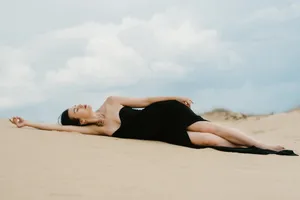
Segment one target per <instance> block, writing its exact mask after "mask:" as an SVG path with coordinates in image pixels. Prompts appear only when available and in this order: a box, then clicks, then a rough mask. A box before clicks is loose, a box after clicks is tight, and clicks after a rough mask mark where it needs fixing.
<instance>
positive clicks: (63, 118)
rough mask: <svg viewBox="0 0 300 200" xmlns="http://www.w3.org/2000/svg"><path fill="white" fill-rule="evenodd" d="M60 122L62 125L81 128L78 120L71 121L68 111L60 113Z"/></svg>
mask: <svg viewBox="0 0 300 200" xmlns="http://www.w3.org/2000/svg"><path fill="white" fill-rule="evenodd" d="M60 122H61V124H62V125H73V126H81V124H80V121H79V119H71V118H70V117H69V113H68V109H66V110H65V111H64V112H62V114H61V116H60Z"/></svg>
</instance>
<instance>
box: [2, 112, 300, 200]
mask: <svg viewBox="0 0 300 200" xmlns="http://www.w3.org/2000/svg"><path fill="white" fill-rule="evenodd" d="M211 114H214V115H207V118H209V119H213V118H214V119H217V120H218V121H219V122H220V123H223V124H228V125H230V126H234V127H237V128H240V129H242V130H244V131H247V132H248V133H250V134H251V135H254V136H255V137H256V138H258V139H261V140H263V141H266V142H270V143H279V144H282V145H284V146H286V147H287V148H289V149H293V150H295V152H296V153H299V151H300V148H299V147H300V132H299V130H300V123H299V122H300V111H299V110H297V109H296V110H293V111H290V112H286V113H280V114H274V115H268V116H261V117H257V116H247V117H242V118H241V119H238V120H237V119H232V118H230V117H229V118H227V119H224V118H223V117H222V116H221V115H216V114H215V113H211ZM0 127H1V133H0V156H1V167H0V169H1V170H0V198H1V199H5V200H6V199H7V200H12V199H22V200H27V199H28V200H29V199H30V200H34V199H38V200H41V199H43V200H47V199H55V200H56V199H63V200H68V199H72V200H73V199H88V200H90V199H97V200H99V199H105V200H109V199H130V200H131V199H145V200H148V199H149V200H150V199H151V200H153V199H175V200H177V199H178V200H179V199H180V200H182V199H207V200H214V199H218V200H220V199H231V200H235V199H239V200H240V199H242V200H248V199H249V200H254V199H256V200H258V199H259V200H260V199H262V200H267V199H272V200H277V199H278V200H279V199H280V200H282V199H288V200H298V199H300V193H299V191H298V188H299V185H300V173H299V169H300V159H299V157H294V156H291V157H289V156H278V155H251V154H239V153H226V152H220V151H216V150H213V149H189V148H184V147H179V146H175V145H169V144H165V143H161V142H152V141H151V142H150V141H136V140H124V139H117V138H109V137H104V136H86V135H80V134H76V133H59V132H48V131H40V130H34V129H30V128H23V129H18V128H15V127H14V126H12V125H11V124H10V123H9V122H8V120H5V119H3V120H0Z"/></svg>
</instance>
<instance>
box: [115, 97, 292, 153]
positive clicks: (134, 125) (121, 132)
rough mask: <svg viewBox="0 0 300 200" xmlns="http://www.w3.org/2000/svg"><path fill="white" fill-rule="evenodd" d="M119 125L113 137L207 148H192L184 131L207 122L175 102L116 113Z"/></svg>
mask: <svg viewBox="0 0 300 200" xmlns="http://www.w3.org/2000/svg"><path fill="white" fill-rule="evenodd" d="M119 116H120V120H121V125H120V127H119V129H117V130H116V131H115V132H114V133H113V135H112V136H113V137H118V138H128V139H141V140H156V141H162V142H167V143H170V144H174V145H180V146H185V147H190V148H205V147H208V146H199V145H194V144H193V143H192V142H191V140H190V138H189V135H188V133H187V127H188V126H190V125H191V124H193V123H195V122H197V121H208V120H206V119H204V118H202V117H201V116H199V115H197V114H195V113H194V112H193V111H192V110H191V109H190V108H189V107H187V106H186V105H184V104H183V103H180V102H179V101H176V100H167V101H159V102H156V103H153V104H150V105H149V106H147V107H145V108H144V109H142V110H137V109H134V108H131V107H128V106H125V107H123V108H122V109H121V110H120V113H119ZM211 148H214V149H218V150H222V151H230V152H240V153H255V154H271V153H276V154H280V155H296V154H294V152H293V151H290V150H284V151H281V152H275V151H271V150H264V149H258V148H255V147H250V148H229V147H211Z"/></svg>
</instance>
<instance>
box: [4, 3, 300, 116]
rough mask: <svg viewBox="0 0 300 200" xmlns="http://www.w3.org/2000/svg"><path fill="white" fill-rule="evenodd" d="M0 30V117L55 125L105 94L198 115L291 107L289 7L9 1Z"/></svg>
mask: <svg viewBox="0 0 300 200" xmlns="http://www.w3.org/2000/svg"><path fill="white" fill-rule="evenodd" d="M0 24H1V26H0V91H1V92H0V118H8V117H11V116H15V115H17V116H22V117H24V118H25V119H28V120H35V121H43V122H57V118H58V116H59V115H60V113H61V112H62V111H63V110H64V109H66V108H68V107H70V106H73V105H74V104H78V103H82V104H90V105H92V106H93V107H94V108H95V109H97V108H99V107H100V106H101V104H102V103H103V101H104V100H105V98H107V97H108V96H111V95H118V96H128V97H150V96H183V97H188V98H191V99H192V100H193V101H194V104H193V105H192V109H193V110H194V111H195V112H198V113H199V112H200V113H201V112H205V111H209V110H211V109H213V108H220V107H222V108H226V109H230V110H233V111H237V112H246V113H270V112H275V113H276V112H283V111H286V110H288V109H290V108H292V107H295V106H299V105H300V78H299V74H300V57H299V56H298V55H299V52H300V37H299V35H300V34H299V33H300V2H299V1H298V0H252V1H240V0H227V1H223V0H210V1H204V0H185V1H179V0H151V1H150V0H126V1H121V0H110V1H103V0H84V1H83V0H52V1H45V0H27V1H21V0H13V1H4V2H1V7H0ZM297 74H298V75H297Z"/></svg>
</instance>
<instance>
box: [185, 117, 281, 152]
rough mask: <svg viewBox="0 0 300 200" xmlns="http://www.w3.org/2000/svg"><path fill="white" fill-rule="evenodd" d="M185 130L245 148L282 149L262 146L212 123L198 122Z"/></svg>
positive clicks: (244, 135)
mask: <svg viewBox="0 0 300 200" xmlns="http://www.w3.org/2000/svg"><path fill="white" fill-rule="evenodd" d="M187 130H188V131H195V132H204V133H212V134H215V135H217V136H219V137H222V138H224V139H225V140H228V141H230V142H231V143H233V144H237V145H242V146H246V147H251V146H255V147H257V148H262V149H270V150H274V151H280V150H283V149H284V148H283V147H282V146H279V145H267V144H263V143H262V142H259V141H258V140H255V139H254V138H252V137H250V136H248V135H246V134H245V133H244V132H242V131H240V130H237V129H234V128H229V127H225V126H221V125H218V124H215V123H212V122H206V121H198V122H196V123H194V124H192V125H190V126H189V127H188V128H187Z"/></svg>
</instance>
